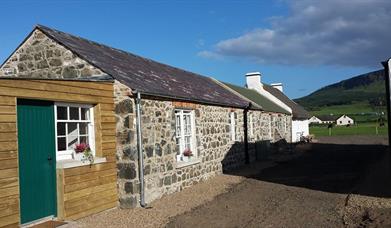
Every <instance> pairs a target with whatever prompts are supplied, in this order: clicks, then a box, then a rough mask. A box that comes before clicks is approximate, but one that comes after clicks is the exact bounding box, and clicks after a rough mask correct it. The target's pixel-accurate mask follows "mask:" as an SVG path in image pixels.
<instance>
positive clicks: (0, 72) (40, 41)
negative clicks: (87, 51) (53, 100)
mask: <svg viewBox="0 0 391 228" xmlns="http://www.w3.org/2000/svg"><path fill="white" fill-rule="evenodd" d="M99 75H104V72H102V71H101V70H99V69H97V68H95V67H94V66H92V65H90V64H88V63H87V62H86V61H84V60H82V59H80V58H79V57H77V56H76V55H74V54H73V53H72V52H71V51H69V50H67V49H66V48H65V47H63V46H61V45H60V44H58V43H57V42H55V41H53V40H52V39H50V38H49V37H47V36H46V35H45V34H44V33H42V32H41V31H40V30H38V29H35V30H34V31H33V32H32V34H31V36H30V37H28V38H27V40H26V41H25V42H24V43H23V44H22V45H21V46H20V47H19V48H18V49H17V50H16V51H15V53H14V54H13V55H12V56H11V57H10V58H9V59H8V60H7V62H6V63H5V64H4V65H3V66H2V67H1V68H0V77H1V76H8V77H24V78H64V79H72V78H82V77H89V76H99Z"/></svg>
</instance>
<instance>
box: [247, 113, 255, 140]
mask: <svg viewBox="0 0 391 228" xmlns="http://www.w3.org/2000/svg"><path fill="white" fill-rule="evenodd" d="M248 122H249V126H250V135H251V136H254V122H253V115H251V113H250V115H249V120H248Z"/></svg>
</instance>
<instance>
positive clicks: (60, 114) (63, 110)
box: [57, 106, 68, 120]
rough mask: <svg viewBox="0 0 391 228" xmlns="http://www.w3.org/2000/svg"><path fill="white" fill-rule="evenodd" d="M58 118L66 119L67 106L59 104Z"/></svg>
mask: <svg viewBox="0 0 391 228" xmlns="http://www.w3.org/2000/svg"><path fill="white" fill-rule="evenodd" d="M57 119H58V120H66V119H68V117H67V107H61V106H57Z"/></svg>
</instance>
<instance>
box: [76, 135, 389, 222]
mask: <svg viewBox="0 0 391 228" xmlns="http://www.w3.org/2000/svg"><path fill="white" fill-rule="evenodd" d="M385 141H386V140H385V138H375V137H362V136H361V137H357V138H352V137H348V138H343V137H338V138H334V139H333V138H324V139H323V138H320V140H319V143H316V144H307V145H301V146H298V147H297V148H296V149H297V150H298V151H299V152H298V154H300V155H301V156H298V157H295V158H293V159H290V160H279V162H262V163H256V164H252V165H251V166H247V167H245V168H244V169H242V170H239V171H237V172H233V173H230V174H224V175H220V176H217V177H215V178H212V179H210V180H208V181H206V182H203V183H200V184H197V185H195V186H193V187H191V188H188V189H185V190H184V191H182V192H179V193H175V194H171V195H168V196H165V197H163V198H162V199H160V200H156V201H155V202H154V203H153V204H152V205H151V206H152V208H151V209H141V208H137V209H133V210H120V209H113V210H110V211H105V212H102V213H99V214H96V215H93V216H89V217H87V218H84V219H81V220H79V221H77V222H76V223H72V224H69V226H71V227H96V228H98V227H344V226H350V227H356V226H359V225H360V224H361V225H363V224H364V223H365V224H364V225H365V226H370V222H373V221H375V220H376V219H374V217H376V216H377V217H379V218H380V217H381V216H383V217H387V215H391V213H390V214H387V213H388V211H389V208H391V202H390V205H388V204H384V203H381V205H383V207H382V208H381V213H380V212H379V213H377V214H376V212H377V211H379V210H377V211H376V210H375V211H369V212H368V210H365V208H364V207H362V206H361V205H362V203H363V202H365V203H366V205H367V206H368V205H378V204H376V203H374V202H375V201H374V200H368V198H370V199H376V200H379V197H378V196H379V195H378V194H379V193H378V192H377V191H374V190H373V189H368V188H360V189H358V188H357V187H356V186H358V183H361V182H362V181H363V180H365V178H364V177H365V176H366V175H365V174H366V173H368V170H367V168H369V167H371V165H372V166H373V165H374V164H375V161H378V160H379V158H381V156H382V155H383V154H384V150H385V147H384V146H382V145H373V144H384V143H385ZM357 144H361V145H357ZM363 144H366V145H363ZM372 179H373V178H372ZM378 182H379V181H378ZM352 193H354V194H352ZM348 196H349V197H348ZM360 197H364V199H362V198H360ZM382 202H383V201H382ZM387 202H389V201H387ZM385 205H388V206H389V208H388V211H386V212H384V208H387V207H386V206H385ZM368 207H371V206H368ZM368 213H369V214H368ZM368 218H369V219H368ZM372 224H373V225H375V223H372ZM379 224H383V225H384V224H387V221H386V220H384V219H383V220H382V223H379ZM390 225H391V223H390ZM365 226H364V227H365Z"/></svg>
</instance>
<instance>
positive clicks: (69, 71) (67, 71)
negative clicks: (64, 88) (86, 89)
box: [62, 66, 77, 78]
mask: <svg viewBox="0 0 391 228" xmlns="http://www.w3.org/2000/svg"><path fill="white" fill-rule="evenodd" d="M62 76H63V77H64V78H77V70H76V69H75V67H73V66H66V67H64V69H63V70H62Z"/></svg>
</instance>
